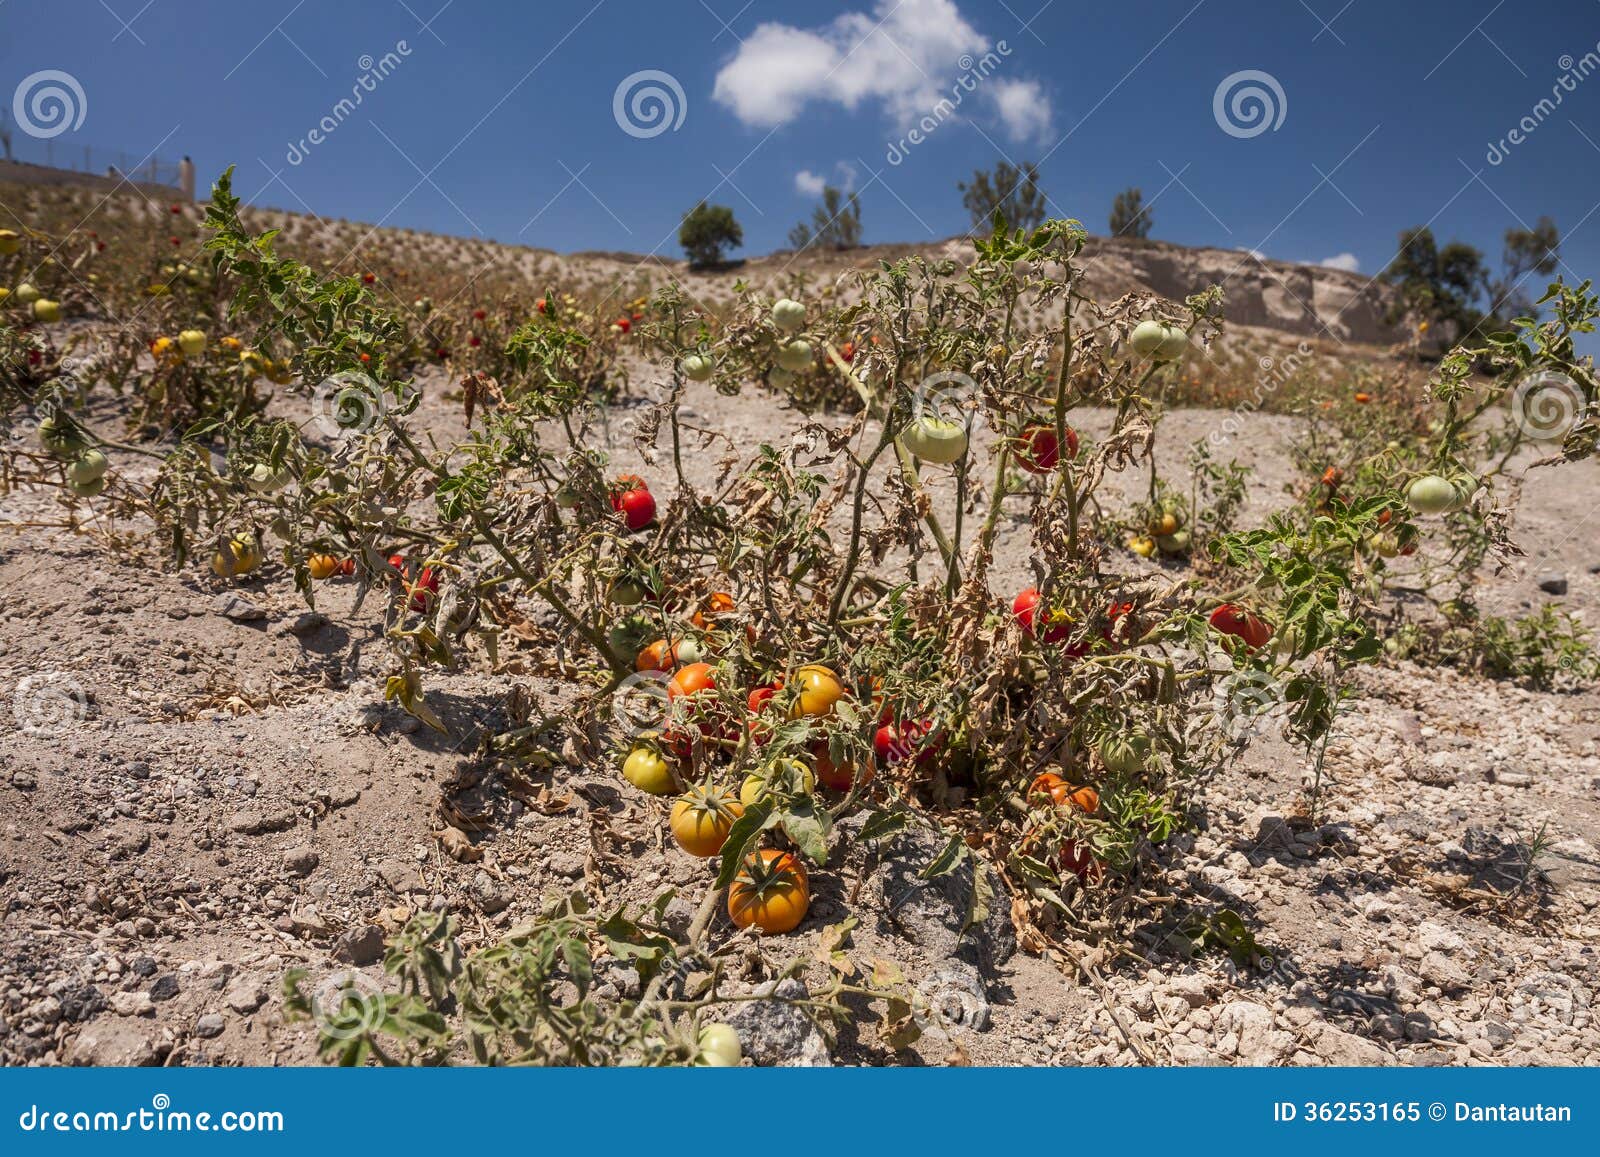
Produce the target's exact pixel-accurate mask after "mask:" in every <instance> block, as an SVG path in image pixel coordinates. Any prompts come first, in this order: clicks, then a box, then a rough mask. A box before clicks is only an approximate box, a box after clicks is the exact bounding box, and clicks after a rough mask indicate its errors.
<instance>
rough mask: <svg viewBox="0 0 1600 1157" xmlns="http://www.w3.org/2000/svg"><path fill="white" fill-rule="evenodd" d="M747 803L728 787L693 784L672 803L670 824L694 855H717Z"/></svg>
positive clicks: (673, 832)
mask: <svg viewBox="0 0 1600 1157" xmlns="http://www.w3.org/2000/svg"><path fill="white" fill-rule="evenodd" d="M743 814H744V805H743V804H742V803H740V802H739V801H738V800H736V799H734V798H733V792H731V791H729V790H728V789H727V788H725V787H711V786H709V785H706V786H700V787H692V788H690V789H689V790H688V792H686V793H685V794H684V795H682V796H680V797H678V801H677V802H676V803H675V804H673V805H672V816H671V818H670V820H669V821H668V826H669V827H670V828H671V829H672V838H673V839H675V840H677V841H678V846H679V847H680V848H682V849H683V850H684V851H686V852H688V853H689V854H690V855H691V856H702V857H704V856H714V855H716V854H717V853H718V852H720V851H721V850H722V845H723V844H724V843H726V842H727V839H728V829H730V828H731V827H733V821H734V820H736V819H738V818H739V817H740V816H742V815H743Z"/></svg>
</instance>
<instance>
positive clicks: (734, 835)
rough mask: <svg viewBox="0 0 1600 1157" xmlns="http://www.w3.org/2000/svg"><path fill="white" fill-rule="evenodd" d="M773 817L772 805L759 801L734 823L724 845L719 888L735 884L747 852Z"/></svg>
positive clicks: (718, 882) (718, 872)
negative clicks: (735, 878)
mask: <svg viewBox="0 0 1600 1157" xmlns="http://www.w3.org/2000/svg"><path fill="white" fill-rule="evenodd" d="M771 817H772V805H771V804H770V803H767V802H765V801H763V800H757V801H756V802H755V803H753V804H751V805H750V806H749V807H747V808H745V809H744V815H742V816H740V817H739V818H738V819H736V820H734V821H733V826H732V827H731V828H729V829H728V838H727V841H726V842H724V843H723V845H722V865H721V866H720V867H719V868H718V869H717V885H716V886H717V887H718V888H726V887H727V886H728V885H729V884H731V883H733V878H734V877H735V876H737V875H738V874H739V865H740V864H741V863H743V862H744V857H745V852H746V851H747V850H748V849H749V847H750V845H751V844H752V843H753V842H754V841H755V838H756V837H757V836H758V835H760V834H761V833H762V832H764V831H765V830H766V828H767V821H768V820H769V819H770V818H771Z"/></svg>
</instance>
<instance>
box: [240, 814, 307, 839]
mask: <svg viewBox="0 0 1600 1157" xmlns="http://www.w3.org/2000/svg"><path fill="white" fill-rule="evenodd" d="M292 827H294V812H292V811H290V810H288V809H287V808H278V809H262V810H257V809H255V808H244V809H243V810H241V811H237V812H234V813H233V816H232V817H231V818H230V819H229V820H228V828H229V830H230V831H235V832H238V833H239V834H241V835H246V836H259V835H263V834H265V833H267V832H282V831H287V830H288V829H290V828H292Z"/></svg>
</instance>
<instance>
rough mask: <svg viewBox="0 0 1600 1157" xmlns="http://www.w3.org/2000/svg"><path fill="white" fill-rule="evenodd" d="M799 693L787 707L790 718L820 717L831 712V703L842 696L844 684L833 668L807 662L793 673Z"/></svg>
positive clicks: (837, 700)
mask: <svg viewBox="0 0 1600 1157" xmlns="http://www.w3.org/2000/svg"><path fill="white" fill-rule="evenodd" d="M794 678H795V686H796V687H797V688H799V693H798V694H797V695H796V696H795V701H794V706H792V707H791V708H790V709H789V718H790V719H800V718H802V717H804V718H810V719H820V718H822V717H823V716H824V715H829V714H831V713H832V712H833V705H834V704H835V703H837V702H839V700H841V699H843V698H844V684H843V683H841V682H839V676H838V675H836V674H834V672H833V668H831V667H824V666H822V665H821V664H820V663H807V664H806V665H805V666H804V667H801V668H800V670H798V671H796V672H795V674H794Z"/></svg>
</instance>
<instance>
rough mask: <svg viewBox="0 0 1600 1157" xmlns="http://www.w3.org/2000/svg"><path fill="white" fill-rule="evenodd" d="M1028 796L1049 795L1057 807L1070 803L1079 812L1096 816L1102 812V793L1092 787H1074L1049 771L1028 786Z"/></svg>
mask: <svg viewBox="0 0 1600 1157" xmlns="http://www.w3.org/2000/svg"><path fill="white" fill-rule="evenodd" d="M1028 794H1029V795H1030V796H1032V795H1048V796H1049V797H1050V802H1052V803H1054V804H1055V805H1056V806H1057V807H1066V806H1067V805H1068V804H1069V803H1070V804H1073V805H1075V806H1076V807H1077V808H1078V810H1080V811H1083V812H1086V813H1087V814H1089V815H1094V813H1095V812H1097V811H1099V810H1100V793H1099V792H1097V791H1095V789H1094V788H1092V787H1073V786H1072V785H1071V784H1069V783H1068V782H1067V781H1066V780H1064V779H1062V778H1061V777H1060V776H1059V775H1057V774H1056V773H1055V772H1053V771H1047V772H1045V773H1044V774H1043V775H1041V776H1039V778H1037V779H1035V780H1034V781H1033V783H1031V784H1030V785H1029V786H1028Z"/></svg>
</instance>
